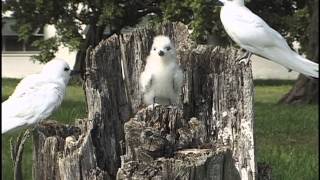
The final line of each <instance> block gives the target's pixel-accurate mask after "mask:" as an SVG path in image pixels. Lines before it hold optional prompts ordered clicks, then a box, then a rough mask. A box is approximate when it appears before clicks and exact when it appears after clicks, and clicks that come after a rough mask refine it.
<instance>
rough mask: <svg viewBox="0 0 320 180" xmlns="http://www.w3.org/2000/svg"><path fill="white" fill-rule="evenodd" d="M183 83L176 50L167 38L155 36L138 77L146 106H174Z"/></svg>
mask: <svg viewBox="0 0 320 180" xmlns="http://www.w3.org/2000/svg"><path fill="white" fill-rule="evenodd" d="M182 82H183V73H182V70H181V69H180V67H179V66H178V64H177V55H176V50H175V48H174V46H173V44H172V43H171V41H170V38H169V37H167V36H162V35H160V36H156V37H155V38H154V39H153V44H152V47H151V50H150V55H149V56H148V57H147V59H146V66H145V69H144V71H143V72H142V74H141V76H140V87H141V88H140V89H141V91H142V93H143V102H144V103H145V104H146V105H150V104H154V103H159V104H162V105H169V104H176V103H177V100H178V96H179V94H180V90H181V86H182Z"/></svg>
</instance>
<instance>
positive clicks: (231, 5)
mask: <svg viewBox="0 0 320 180" xmlns="http://www.w3.org/2000/svg"><path fill="white" fill-rule="evenodd" d="M219 1H220V2H222V3H223V7H222V8H221V11H220V19H221V22H222V24H223V26H224V29H225V30H226V32H227V34H228V35H229V36H230V37H231V39H232V40H233V41H235V42H236V43H237V44H238V45H239V46H240V47H241V48H243V49H246V50H247V51H249V53H248V54H247V55H248V56H247V59H248V60H249V58H250V56H251V53H254V54H257V55H260V56H262V57H265V58H267V59H269V60H271V61H273V62H276V63H278V64H281V65H283V66H285V67H287V68H288V69H290V70H294V71H297V72H300V73H302V74H305V75H307V76H312V77H315V78H318V77H319V65H318V64H317V63H314V62H312V61H310V60H308V59H306V58H304V57H302V56H300V55H299V54H297V53H296V52H294V51H293V50H291V48H290V47H289V45H288V44H287V42H286V40H285V39H284V38H283V37H282V36H281V35H280V34H279V33H278V32H277V31H275V30H274V29H272V28H271V27H270V26H268V24H267V23H266V22H264V21H263V20H262V19H261V18H260V17H259V16H257V15H255V14H254V13H252V12H251V11H250V10H249V9H248V8H247V7H245V5H244V0H219Z"/></svg>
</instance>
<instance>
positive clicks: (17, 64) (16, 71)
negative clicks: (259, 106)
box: [1, 47, 298, 79]
mask: <svg viewBox="0 0 320 180" xmlns="http://www.w3.org/2000/svg"><path fill="white" fill-rule="evenodd" d="M56 57H57V58H63V59H65V60H67V62H68V63H69V64H70V66H71V67H73V65H74V62H75V57H76V53H75V52H69V50H68V48H65V47H60V49H59V52H58V53H57V54H56ZM1 61H2V62H1V63H2V77H10V78H23V77H25V76H26V75H29V74H34V73H38V72H40V71H41V69H42V66H43V65H42V64H39V63H37V62H33V61H31V60H30V54H29V55H28V54H24V55H17V54H2V60H1ZM252 73H253V78H254V79H296V78H297V77H298V73H296V72H293V71H292V72H288V70H287V69H286V68H284V67H282V66H280V65H278V64H276V63H273V62H271V61H268V60H266V59H263V58H260V57H257V56H253V57H252Z"/></svg>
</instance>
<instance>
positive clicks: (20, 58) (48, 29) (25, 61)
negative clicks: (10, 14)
mask: <svg viewBox="0 0 320 180" xmlns="http://www.w3.org/2000/svg"><path fill="white" fill-rule="evenodd" d="M55 34H56V31H55V28H54V26H52V25H50V26H45V28H44V38H49V37H52V36H54V35H55ZM32 55H35V54H30V53H25V52H24V53H2V54H1V64H2V68H1V70H2V74H1V77H7V78H23V77H25V76H27V75H30V74H34V73H39V72H40V71H41V69H42V67H43V64H39V63H38V62H34V61H32V60H31V56H32ZM55 56H56V58H61V59H64V60H66V61H67V62H68V63H69V65H70V67H73V65H74V63H75V58H76V52H70V51H69V49H68V48H67V47H64V46H60V47H59V50H58V52H57V53H56V54H55Z"/></svg>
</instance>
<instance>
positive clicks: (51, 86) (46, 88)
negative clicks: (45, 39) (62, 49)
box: [1, 59, 71, 134]
mask: <svg viewBox="0 0 320 180" xmlns="http://www.w3.org/2000/svg"><path fill="white" fill-rule="evenodd" d="M70 74H71V70H70V67H69V65H68V63H67V62H65V61H64V60H62V59H53V60H51V61H49V62H48V63H47V64H46V65H45V66H44V67H43V69H42V71H41V73H40V74H33V75H30V76H27V77H25V78H24V79H23V80H22V81H21V82H20V83H19V84H18V85H17V87H16V89H15V91H14V92H13V94H12V95H11V96H10V97H9V98H8V99H7V100H6V101H4V102H3V103H2V105H1V106H2V116H1V119H2V129H1V132H2V134H4V133H6V132H8V131H13V130H16V129H19V128H23V127H27V126H30V125H33V124H36V123H38V122H40V121H42V120H44V119H46V118H47V117H49V116H50V115H51V113H52V112H53V111H54V110H56V109H57V108H58V107H59V106H60V104H61V102H62V100H63V97H64V94H65V89H66V86H67V84H68V81H69V79H70Z"/></svg>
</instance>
